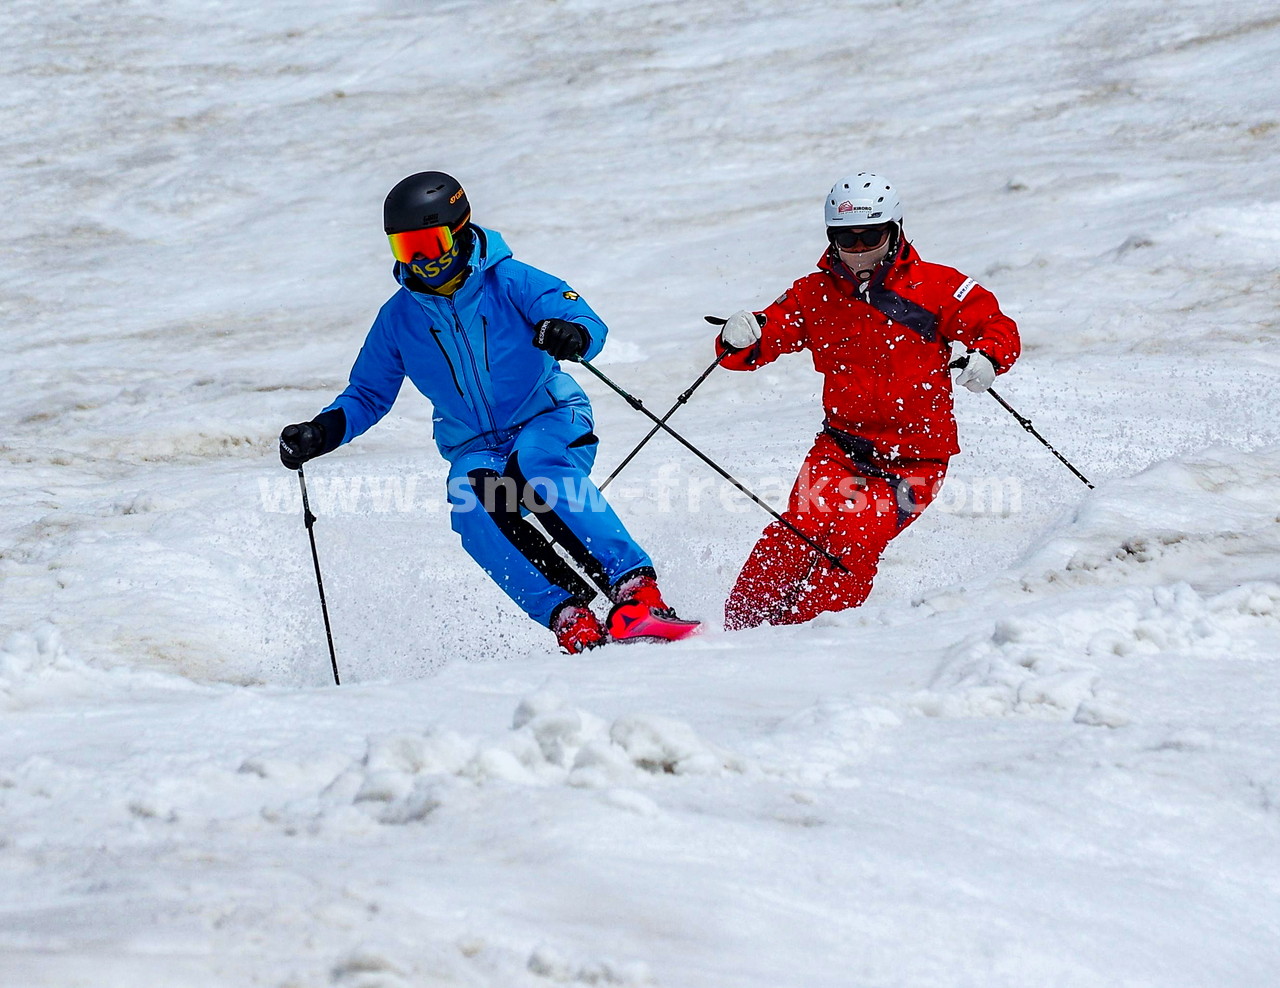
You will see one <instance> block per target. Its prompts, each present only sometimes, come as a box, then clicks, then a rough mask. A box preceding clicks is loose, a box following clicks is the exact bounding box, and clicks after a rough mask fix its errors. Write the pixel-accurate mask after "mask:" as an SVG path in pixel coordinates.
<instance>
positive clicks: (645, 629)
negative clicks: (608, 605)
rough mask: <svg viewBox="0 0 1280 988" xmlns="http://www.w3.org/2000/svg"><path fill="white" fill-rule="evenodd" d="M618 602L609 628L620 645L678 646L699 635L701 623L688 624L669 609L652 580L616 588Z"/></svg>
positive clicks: (644, 578)
mask: <svg viewBox="0 0 1280 988" xmlns="http://www.w3.org/2000/svg"><path fill="white" fill-rule="evenodd" d="M613 599H614V600H615V601H616V602H617V603H615V604H614V605H613V610H611V611H610V612H609V617H608V619H607V620H606V621H605V626H606V627H607V628H608V630H609V638H610V640H611V641H616V642H622V641H626V642H635V641H640V642H674V641H679V640H680V639H681V638H688V637H689V636H690V635H696V634H697V633H698V630H699V629H700V628H701V627H702V624H701V622H698V621H686V620H685V619H684V618H681V617H678V616H677V615H676V612H675V611H674V610H672V609H671V608H670V607H668V606H667V602H666V601H664V600H663V599H662V591H661V590H659V589H658V581H657V580H655V579H654V578H653V577H652V576H634V577H631V578H630V579H628V580H625V581H623V582H622V583H620V584H618V586H616V587H614V590H613Z"/></svg>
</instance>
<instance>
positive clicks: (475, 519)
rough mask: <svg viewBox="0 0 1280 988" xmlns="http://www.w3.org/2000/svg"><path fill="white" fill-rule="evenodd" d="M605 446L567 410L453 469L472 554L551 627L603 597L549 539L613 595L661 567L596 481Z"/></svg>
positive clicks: (453, 491)
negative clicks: (627, 580)
mask: <svg viewBox="0 0 1280 988" xmlns="http://www.w3.org/2000/svg"><path fill="white" fill-rule="evenodd" d="M597 442H598V441H597V439H596V437H595V434H594V433H593V432H592V423H591V419H590V418H589V417H588V415H587V414H586V413H585V412H584V411H583V410H582V409H580V408H577V407H575V406H573V405H560V406H557V407H556V408H554V409H552V410H551V411H548V412H544V413H543V414H541V415H537V416H535V417H534V418H532V419H530V420H529V421H528V422H527V423H525V425H524V426H523V427H522V428H521V429H520V431H519V432H518V433H517V434H516V435H515V436H514V437H513V438H512V439H510V440H508V441H507V442H505V443H503V444H502V445H500V446H498V447H496V448H493V449H482V450H475V451H472V452H469V453H464V454H463V455H462V456H460V457H458V459H456V460H454V461H453V463H452V464H451V468H450V471H449V504H450V507H451V510H450V520H451V523H452V526H453V530H454V531H455V532H457V533H458V535H459V536H461V538H462V546H463V548H464V549H466V550H467V552H468V553H470V555H471V558H472V559H474V560H475V561H476V562H478V563H479V564H480V565H481V567H483V568H484V571H485V572H486V573H488V574H489V576H490V577H492V578H493V580H494V582H495V583H497V584H498V586H499V587H501V588H502V589H503V591H505V592H506V594H507V596H509V597H510V598H511V599H512V600H514V601H515V602H516V603H517V604H518V605H519V606H520V608H521V609H522V610H523V611H524V612H525V613H526V614H528V615H529V616H530V617H531V618H533V619H534V620H535V621H537V622H538V623H539V624H542V625H549V624H550V622H551V619H552V617H553V616H554V615H555V612H556V611H557V610H558V609H559V608H560V606H561V605H562V604H565V603H566V602H569V601H573V602H575V603H582V604H586V603H588V602H589V601H590V600H591V599H592V598H593V597H594V596H595V591H594V590H593V589H592V587H591V586H590V585H589V584H588V583H587V582H586V581H585V580H584V579H583V578H582V576H580V575H579V574H578V573H577V572H576V571H575V570H574V568H573V567H572V566H570V565H569V564H568V563H567V562H565V560H564V558H563V557H562V556H561V555H559V554H558V553H557V552H556V550H555V548H554V547H553V545H552V542H551V541H549V540H548V538H547V537H546V536H548V535H549V536H550V537H551V540H554V542H555V543H556V544H558V545H559V546H560V547H561V548H562V549H563V550H564V551H565V552H566V553H567V554H568V555H569V556H570V557H571V558H572V559H573V560H574V562H576V563H577V564H578V567H579V568H580V569H581V570H582V571H583V572H584V573H586V574H587V576H588V577H590V578H591V581H592V582H593V583H595V584H596V586H598V587H600V588H601V589H602V590H605V591H606V592H607V591H608V589H609V588H611V587H612V586H613V585H614V584H615V583H616V582H617V581H618V580H619V579H620V578H622V577H624V576H626V575H628V574H630V573H632V572H634V571H635V570H638V569H644V568H651V567H652V565H653V564H652V563H651V561H650V559H649V556H648V555H647V554H646V553H645V551H644V550H643V549H641V548H640V546H639V545H637V544H636V541H635V539H633V538H632V537H631V536H630V534H628V532H627V530H626V528H624V527H623V524H622V522H621V521H620V520H619V519H618V516H617V515H616V514H614V512H613V509H612V508H611V507H610V506H609V504H608V502H607V501H605V499H604V495H603V494H601V493H600V491H599V490H598V489H597V488H596V486H595V484H593V483H592V482H591V480H590V479H589V477H588V475H589V474H590V472H591V467H592V465H593V464H594V463H595V458H596V448H597ZM535 520H536V521H535ZM544 532H545V533H546V534H545V535H544V534H543V533H544Z"/></svg>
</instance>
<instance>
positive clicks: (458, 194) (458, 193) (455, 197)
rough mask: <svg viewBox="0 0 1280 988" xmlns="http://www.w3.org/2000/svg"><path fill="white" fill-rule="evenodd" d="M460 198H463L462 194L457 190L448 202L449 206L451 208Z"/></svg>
mask: <svg viewBox="0 0 1280 988" xmlns="http://www.w3.org/2000/svg"><path fill="white" fill-rule="evenodd" d="M462 196H463V192H462V190H461V189H459V190H458V191H457V192H455V193H454V194H453V197H452V198H451V199H450V200H449V205H450V206H452V205H453V204H454V203H455V202H457V201H458V200H459V199H461V198H462Z"/></svg>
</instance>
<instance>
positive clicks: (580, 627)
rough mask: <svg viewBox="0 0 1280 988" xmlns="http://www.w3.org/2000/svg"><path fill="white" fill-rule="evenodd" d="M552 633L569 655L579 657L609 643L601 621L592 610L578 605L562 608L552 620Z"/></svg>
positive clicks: (568, 605)
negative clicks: (589, 650)
mask: <svg viewBox="0 0 1280 988" xmlns="http://www.w3.org/2000/svg"><path fill="white" fill-rule="evenodd" d="M551 631H552V632H553V633H554V634H555V636H556V641H557V642H559V643H560V647H561V648H563V649H564V650H565V653H566V654H568V655H577V654H578V653H579V652H585V651H586V650H587V649H589V648H595V647H597V646H598V645H603V644H605V642H606V641H608V639H607V638H606V637H605V634H604V628H602V627H600V621H599V619H597V618H596V616H595V614H594V613H592V611H591V608H589V607H582V606H580V605H578V604H567V605H565V606H564V607H562V608H560V610H559V611H558V612H557V613H556V616H555V617H554V618H552V619H551Z"/></svg>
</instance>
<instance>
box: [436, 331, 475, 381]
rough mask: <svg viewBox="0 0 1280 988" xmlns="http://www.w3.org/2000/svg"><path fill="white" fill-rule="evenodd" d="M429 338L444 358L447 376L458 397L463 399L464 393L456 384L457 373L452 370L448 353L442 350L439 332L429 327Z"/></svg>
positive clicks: (451, 362)
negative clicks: (446, 365)
mask: <svg viewBox="0 0 1280 988" xmlns="http://www.w3.org/2000/svg"><path fill="white" fill-rule="evenodd" d="M430 332H431V338H432V339H433V340H435V341H436V346H438V347H439V348H440V355H441V356H442V357H444V362H445V363H446V364H448V365H449V376H450V377H451V378H453V386H454V387H455V388H457V389H458V395H459V396H460V397H462V398H465V397H466V396H467V395H466V392H465V391H463V390H462V385H461V384H459V383H458V372H457V371H455V370H454V369H453V361H452V360H450V359H449V351H448V350H446V349H445V348H444V344H443V343H441V342H440V330H438V329H436V328H435V327H434V326H431V327H430Z"/></svg>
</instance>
